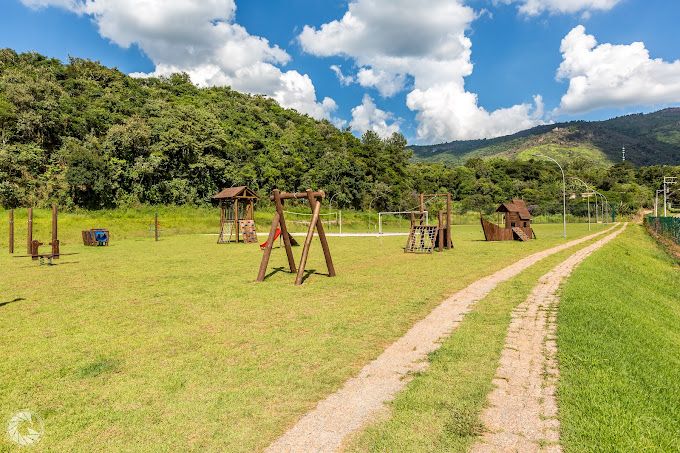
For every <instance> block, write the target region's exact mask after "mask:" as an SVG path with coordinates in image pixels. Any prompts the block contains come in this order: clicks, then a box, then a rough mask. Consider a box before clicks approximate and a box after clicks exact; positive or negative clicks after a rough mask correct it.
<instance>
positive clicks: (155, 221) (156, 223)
mask: <svg viewBox="0 0 680 453" xmlns="http://www.w3.org/2000/svg"><path fill="white" fill-rule="evenodd" d="M153 228H154V232H153V236H154V239H155V240H156V242H158V236H159V234H158V233H159V231H158V213H156V215H155V216H154V218H153Z"/></svg>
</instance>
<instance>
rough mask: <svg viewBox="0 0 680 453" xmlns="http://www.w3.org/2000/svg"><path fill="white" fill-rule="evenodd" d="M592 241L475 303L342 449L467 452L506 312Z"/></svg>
mask: <svg viewBox="0 0 680 453" xmlns="http://www.w3.org/2000/svg"><path fill="white" fill-rule="evenodd" d="M598 239H599V238H598ZM596 240H597V239H593V240H591V241H589V242H586V243H584V244H580V245H578V246H576V247H572V248H570V249H568V250H566V251H563V252H560V253H558V254H556V255H553V256H551V257H548V258H546V259H544V260H541V261H540V262H539V263H537V264H535V265H534V266H532V267H530V268H529V269H527V270H526V271H524V272H523V273H522V274H520V275H518V276H517V277H515V278H513V279H511V280H509V281H507V282H504V283H502V284H500V285H499V286H498V287H497V288H496V289H495V290H493V291H492V292H491V293H489V295H488V296H487V297H486V298H484V299H483V300H481V301H479V302H478V303H477V304H476V305H475V306H474V308H473V310H472V312H471V313H470V314H468V315H467V316H466V317H465V319H464V320H463V322H462V323H461V324H460V326H459V327H458V328H457V329H456V330H455V331H454V332H453V334H452V335H451V336H450V337H449V338H448V339H447V340H446V341H444V343H443V345H442V347H441V348H440V349H439V350H437V351H435V352H434V353H432V354H431V355H430V358H429V362H430V367H429V368H428V369H427V370H426V371H424V372H421V373H418V374H416V376H415V377H414V379H413V381H411V382H410V383H409V384H408V386H407V388H406V389H405V390H404V391H403V392H401V393H400V394H399V395H398V396H397V398H395V400H394V401H393V402H392V403H391V404H390V406H389V412H388V413H387V414H385V415H384V416H383V417H382V418H381V419H380V420H379V421H378V422H376V423H375V424H373V425H371V426H369V427H368V428H367V429H366V430H365V431H364V432H362V433H360V434H359V435H357V436H356V437H355V439H353V440H352V441H351V442H349V447H348V448H347V450H348V451H355V452H365V451H371V452H396V451H399V452H464V451H467V450H468V448H469V447H470V445H471V444H472V443H473V442H474V441H475V439H476V438H477V436H479V435H480V434H482V432H483V429H484V427H483V425H482V423H481V421H480V420H479V417H480V414H481V412H482V410H483V409H484V406H485V404H486V400H487V395H488V394H489V392H490V391H491V390H492V389H493V385H492V379H493V377H494V375H495V373H496V369H497V368H498V360H499V359H500V355H501V352H502V349H503V344H504V342H505V336H506V333H507V329H508V325H509V323H510V316H511V313H512V310H513V309H514V308H515V307H516V306H517V305H519V304H520V303H522V302H523V301H524V300H525V299H526V298H527V297H528V296H529V293H530V292H531V290H532V289H533V287H534V286H535V285H536V284H537V283H538V279H539V278H540V277H541V276H542V275H544V274H545V273H546V272H547V271H548V270H549V269H551V268H553V267H554V266H556V265H557V264H558V263H560V262H561V261H563V260H564V259H565V258H567V257H568V256H569V255H571V254H572V253H574V251H575V250H578V249H579V248H582V247H586V246H587V245H588V244H590V243H592V242H594V241H596Z"/></svg>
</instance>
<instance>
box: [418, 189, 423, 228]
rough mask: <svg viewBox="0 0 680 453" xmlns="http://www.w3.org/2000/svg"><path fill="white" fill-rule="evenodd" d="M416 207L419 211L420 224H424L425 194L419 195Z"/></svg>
mask: <svg viewBox="0 0 680 453" xmlns="http://www.w3.org/2000/svg"><path fill="white" fill-rule="evenodd" d="M418 205H419V209H420V224H421V225H423V224H424V220H425V219H424V217H425V194H424V193H421V194H420V195H419V197H418Z"/></svg>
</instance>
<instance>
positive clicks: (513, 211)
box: [480, 198, 536, 242]
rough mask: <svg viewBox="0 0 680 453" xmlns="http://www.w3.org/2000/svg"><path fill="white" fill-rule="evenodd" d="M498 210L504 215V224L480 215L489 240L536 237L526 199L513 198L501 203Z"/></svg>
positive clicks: (523, 240)
mask: <svg viewBox="0 0 680 453" xmlns="http://www.w3.org/2000/svg"><path fill="white" fill-rule="evenodd" d="M496 212H497V213H499V214H502V215H503V222H502V224H495V223H493V222H490V221H488V220H486V219H485V218H484V217H483V216H481V215H480V220H481V222H482V229H483V230H484V237H485V238H486V240H487V241H513V240H514V241H522V242H525V241H528V240H530V239H535V238H536V233H534V230H533V228H531V213H530V212H529V209H528V208H527V205H526V203H525V202H524V200H520V199H517V198H515V199H513V200H512V201H509V202H507V203H503V204H501V205H500V206H499V207H498V209H496Z"/></svg>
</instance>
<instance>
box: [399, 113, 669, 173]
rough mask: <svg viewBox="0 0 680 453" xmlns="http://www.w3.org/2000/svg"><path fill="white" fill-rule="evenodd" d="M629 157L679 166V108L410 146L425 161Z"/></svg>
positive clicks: (600, 160)
mask: <svg viewBox="0 0 680 453" xmlns="http://www.w3.org/2000/svg"><path fill="white" fill-rule="evenodd" d="M623 146H625V147H626V160H627V161H629V162H631V163H633V164H635V165H639V166H642V165H656V164H671V165H677V164H680V108H670V109H665V110H661V111H659V112H655V113H649V114H635V115H627V116H622V117H618V118H613V119H610V120H606V121H593V122H586V121H572V122H569V123H558V124H550V125H545V126H538V127H535V128H533V129H528V130H526V131H522V132H518V133H516V134H513V135H508V136H506V137H499V138H494V139H488V140H465V141H455V142H451V143H444V144H441V145H431V146H412V147H411V149H412V150H413V153H414V157H415V158H416V159H417V160H421V161H432V162H448V163H463V162H465V161H466V160H468V159H470V158H473V157H481V158H487V157H507V158H517V159H528V158H529V157H530V156H531V155H532V154H534V153H542V154H546V155H549V156H551V157H555V158H558V157H561V158H562V159H565V158H566V159H567V160H574V159H577V158H579V157H581V158H586V159H588V160H591V161H596V162H598V163H600V164H603V165H610V164H614V163H618V162H621V157H622V156H621V150H622V147H623Z"/></svg>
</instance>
